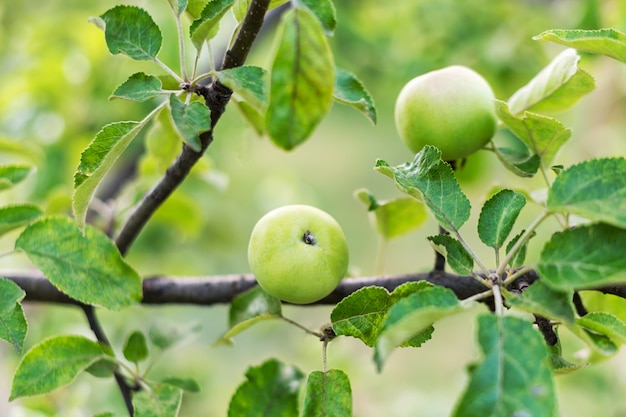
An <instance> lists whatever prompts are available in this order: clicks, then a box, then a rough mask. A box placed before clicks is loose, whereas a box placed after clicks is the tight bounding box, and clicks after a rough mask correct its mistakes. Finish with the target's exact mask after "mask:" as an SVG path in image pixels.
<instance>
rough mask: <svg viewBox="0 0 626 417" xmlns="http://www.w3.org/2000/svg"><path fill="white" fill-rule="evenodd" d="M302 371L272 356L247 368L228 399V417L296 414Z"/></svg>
mask: <svg viewBox="0 0 626 417" xmlns="http://www.w3.org/2000/svg"><path fill="white" fill-rule="evenodd" d="M303 379H304V374H303V373H302V372H301V371H300V370H299V369H298V368H295V367H293V366H288V365H285V364H283V363H281V362H279V361H277V360H276V359H270V360H268V361H266V362H264V363H263V364H261V365H259V366H255V367H250V368H248V370H247V372H246V381H245V382H243V383H242V384H241V385H240V386H239V387H238V388H237V391H236V392H235V394H234V395H233V397H232V398H231V400H230V405H229V406H228V417H241V416H260V415H262V416H264V417H297V416H298V391H299V389H300V385H301V383H302V380H303Z"/></svg>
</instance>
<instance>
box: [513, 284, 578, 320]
mask: <svg viewBox="0 0 626 417" xmlns="http://www.w3.org/2000/svg"><path fill="white" fill-rule="evenodd" d="M503 292H504V291H503ZM504 294H505V296H506V300H507V302H508V303H509V304H510V305H511V306H513V307H518V308H520V309H521V310H524V311H527V312H529V313H533V314H537V315H539V316H542V317H546V318H548V319H550V320H555V321H559V322H562V323H567V324H574V321H575V319H576V315H575V314H574V307H573V306H572V297H573V291H559V290H555V289H553V288H551V287H549V286H547V285H546V284H544V283H543V282H542V281H541V280H539V281H536V282H534V283H533V284H532V285H531V286H530V287H528V289H526V290H525V291H524V292H523V293H522V294H521V295H513V294H511V293H509V292H504Z"/></svg>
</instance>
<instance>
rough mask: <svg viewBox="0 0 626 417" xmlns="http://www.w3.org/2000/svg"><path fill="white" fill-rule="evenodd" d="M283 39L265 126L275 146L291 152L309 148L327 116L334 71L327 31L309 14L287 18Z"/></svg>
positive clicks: (300, 10)
mask: <svg viewBox="0 0 626 417" xmlns="http://www.w3.org/2000/svg"><path fill="white" fill-rule="evenodd" d="M278 39H279V43H278V48H277V52H276V56H275V58H274V62H273V65H272V72H271V81H270V101H269V108H268V111H267V114H266V118H265V122H266V125H267V130H268V133H269V135H270V138H271V139H272V141H273V142H274V143H275V144H276V145H277V146H278V147H280V148H282V149H284V150H291V149H293V148H295V147H296V146H298V145H299V144H301V143H302V142H304V141H305V140H306V139H307V138H308V137H309V136H310V135H311V133H312V132H313V130H314V129H315V127H316V126H317V125H318V124H319V122H320V121H321V120H322V119H323V118H324V116H325V115H326V114H327V113H328V111H329V109H330V105H331V103H332V96H333V86H334V83H335V70H334V68H335V66H334V63H333V56H332V52H331V49H330V46H329V45H328V41H327V39H326V36H325V35H324V30H323V28H322V26H321V25H320V23H319V21H318V20H317V18H316V17H315V16H313V15H312V14H311V12H310V11H309V10H308V9H304V8H296V9H292V10H289V11H288V12H286V13H285V14H284V15H283V16H282V19H281V23H280V27H279V33H278Z"/></svg>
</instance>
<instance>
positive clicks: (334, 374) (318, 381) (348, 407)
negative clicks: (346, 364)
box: [301, 369, 352, 417]
mask: <svg viewBox="0 0 626 417" xmlns="http://www.w3.org/2000/svg"><path fill="white" fill-rule="evenodd" d="M319 416H333V417H352V389H351V388H350V379H349V378H348V375H346V374H345V373H344V372H343V371H340V370H338V369H330V370H328V371H327V372H320V371H314V372H311V373H310V374H309V377H308V379H307V383H306V394H305V396H304V407H303V410H302V414H301V417H319Z"/></svg>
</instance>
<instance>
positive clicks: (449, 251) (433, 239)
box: [428, 234, 474, 275]
mask: <svg viewBox="0 0 626 417" xmlns="http://www.w3.org/2000/svg"><path fill="white" fill-rule="evenodd" d="M428 240H429V241H430V244H431V246H432V247H433V249H435V250H436V251H437V252H438V253H440V254H441V255H443V256H444V257H445V258H446V261H447V262H448V265H450V268H452V269H453V270H454V272H456V273H457V274H459V275H470V274H471V273H472V271H473V268H474V258H472V255H471V254H470V253H469V252H468V251H467V250H466V249H465V248H464V247H463V245H462V244H461V242H459V241H458V240H456V239H455V238H453V237H452V236H450V235H445V234H440V235H435V236H428Z"/></svg>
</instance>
